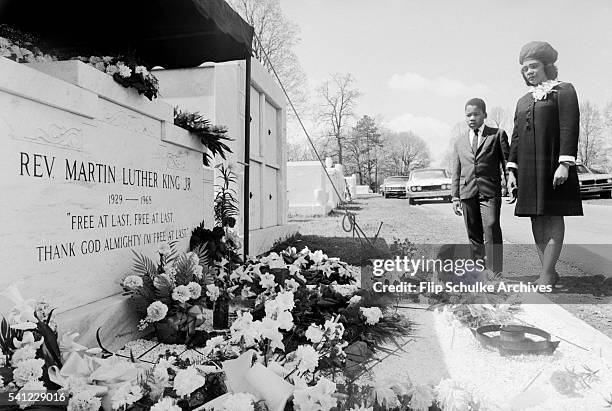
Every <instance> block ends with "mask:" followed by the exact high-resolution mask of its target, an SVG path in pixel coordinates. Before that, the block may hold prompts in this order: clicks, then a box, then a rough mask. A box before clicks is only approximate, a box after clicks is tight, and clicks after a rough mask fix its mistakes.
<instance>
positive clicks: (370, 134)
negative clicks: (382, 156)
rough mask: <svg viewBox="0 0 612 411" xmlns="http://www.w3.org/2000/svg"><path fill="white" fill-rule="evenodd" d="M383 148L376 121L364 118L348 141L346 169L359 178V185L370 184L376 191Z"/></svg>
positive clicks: (366, 116) (367, 117)
mask: <svg viewBox="0 0 612 411" xmlns="http://www.w3.org/2000/svg"><path fill="white" fill-rule="evenodd" d="M380 148H382V140H381V134H380V132H379V130H378V125H377V124H376V121H375V120H374V119H373V118H372V117H370V116H368V115H365V116H363V117H362V118H361V119H360V120H359V121H358V122H357V124H356V125H355V127H353V130H352V132H351V134H350V137H349V138H347V140H346V150H347V155H346V156H345V165H346V169H347V170H348V171H349V172H353V171H354V172H355V173H356V174H357V175H358V176H359V184H368V185H370V186H371V187H372V189H373V190H374V189H375V188H376V187H375V186H376V183H377V179H378V175H377V174H378V160H379V156H378V155H377V154H378V151H379V150H380Z"/></svg>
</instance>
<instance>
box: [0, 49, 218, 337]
mask: <svg viewBox="0 0 612 411" xmlns="http://www.w3.org/2000/svg"><path fill="white" fill-rule="evenodd" d="M0 72H1V73H2V76H0V144H1V148H0V156H1V158H0V169H1V173H0V181H1V183H0V184H1V191H2V197H1V200H0V204H1V210H2V212H1V216H2V217H1V223H0V224H1V227H2V230H1V231H0V237H1V239H2V247H0V259H1V261H2V263H3V266H4V268H3V270H2V271H1V272H0V290H4V289H5V288H6V287H8V286H9V285H12V284H17V285H18V286H19V290H20V291H21V293H22V294H23V295H24V297H25V298H36V297H38V296H45V297H48V298H49V300H50V302H51V303H52V304H53V305H54V306H56V307H57V310H56V313H57V314H58V315H59V317H60V318H59V320H60V321H59V323H60V324H62V325H63V326H64V330H61V331H66V330H72V331H76V332H80V333H81V337H82V339H81V341H82V342H83V343H84V344H85V345H94V344H95V339H94V336H95V328H96V327H102V330H101V334H102V336H103V339H104V340H105V341H106V343H107V344H109V345H110V346H114V347H116V346H119V345H121V343H122V342H124V341H126V340H129V339H131V338H133V337H134V336H135V334H134V331H135V327H134V324H135V318H134V317H133V316H130V315H129V313H130V312H131V309H129V307H127V301H126V300H127V298H126V297H125V296H123V295H121V291H122V290H121V287H120V284H119V283H120V280H121V279H122V278H123V277H125V276H126V275H127V274H128V273H130V271H131V267H132V265H133V257H134V255H133V252H132V251H136V252H139V253H144V254H147V255H148V256H150V257H152V258H154V259H156V258H157V255H156V251H157V249H158V247H159V244H160V242H162V241H176V242H177V244H176V247H177V249H178V250H180V251H186V250H187V248H188V244H189V237H190V233H191V230H192V229H193V228H194V227H195V226H197V225H198V224H199V223H200V221H201V220H202V218H203V215H204V214H206V213H207V212H210V211H207V210H208V209H210V208H211V207H212V198H211V193H212V189H211V183H212V178H211V177H210V175H205V173H204V170H203V166H202V151H203V148H202V146H201V144H200V142H199V140H198V139H197V138H195V137H193V136H191V135H190V134H189V133H188V132H187V131H185V130H183V129H180V128H178V127H176V126H174V125H173V109H172V106H170V105H168V104H167V103H164V102H161V101H153V102H150V101H149V100H147V99H146V98H145V97H142V96H139V95H138V94H137V93H136V92H135V91H134V90H132V89H126V88H123V87H122V86H120V85H118V84H117V83H115V82H114V80H113V79H112V78H111V77H110V76H108V75H106V74H104V73H102V72H100V71H98V70H96V69H95V68H93V67H90V66H88V65H86V64H84V63H82V62H78V61H63V62H53V63H35V64H28V65H23V64H18V63H15V62H13V61H10V60H7V59H5V58H1V57H0ZM209 174H210V173H209ZM205 191H206V192H207V196H206V197H205V196H204V192H205ZM205 203H206V204H208V206H207V210H205V207H204V204H205ZM10 306H11V304H10V302H9V301H8V300H6V299H4V298H0V312H6V311H7V309H8V308H10ZM118 318H121V323H119V322H118V321H117V319H118ZM115 336H116V338H114V337H115Z"/></svg>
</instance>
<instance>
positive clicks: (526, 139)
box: [508, 41, 582, 286]
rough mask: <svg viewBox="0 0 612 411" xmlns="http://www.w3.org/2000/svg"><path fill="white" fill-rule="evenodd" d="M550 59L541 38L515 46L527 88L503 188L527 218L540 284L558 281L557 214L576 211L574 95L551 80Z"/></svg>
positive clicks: (561, 227)
mask: <svg viewBox="0 0 612 411" xmlns="http://www.w3.org/2000/svg"><path fill="white" fill-rule="evenodd" d="M556 60H557V51H556V50H555V49H554V48H552V46H551V45H550V44H548V43H546V42H541V41H533V42H530V43H527V44H526V45H525V46H523V48H522V49H521V52H520V56H519V63H520V64H521V65H522V69H521V73H522V74H523V78H524V79H525V82H526V83H527V85H529V86H530V87H531V88H530V91H529V92H528V93H527V94H525V95H524V96H523V97H521V98H520V99H519V101H518V103H517V105H516V113H515V117H514V130H513V133H512V143H511V146H510V158H509V161H508V168H509V169H510V170H512V172H511V173H509V176H508V189H509V190H511V191H512V190H513V189H515V188H518V190H517V204H516V209H515V215H517V216H520V217H531V228H532V231H533V237H534V239H535V243H536V245H537V247H538V254H539V256H540V261H541V263H542V274H541V276H540V283H541V284H546V285H553V286H554V285H555V284H556V283H557V281H558V280H559V274H557V271H556V270H555V265H556V263H557V260H558V259H559V255H560V254H561V248H562V247H563V237H564V235H565V222H564V219H563V217H564V216H576V215H582V202H581V199H580V186H579V183H578V174H577V172H576V167H575V165H576V153H577V151H578V135H579V127H580V111H579V109H578V99H577V97H576V91H575V90H574V86H572V85H571V84H570V83H564V82H560V81H557V67H556V66H555V65H554V63H555V61H556ZM517 180H518V181H517ZM517 182H518V184H517ZM517 185H518V187H517Z"/></svg>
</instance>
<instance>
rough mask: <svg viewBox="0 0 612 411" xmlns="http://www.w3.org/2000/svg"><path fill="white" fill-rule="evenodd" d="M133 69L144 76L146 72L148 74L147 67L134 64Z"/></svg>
mask: <svg viewBox="0 0 612 411" xmlns="http://www.w3.org/2000/svg"><path fill="white" fill-rule="evenodd" d="M134 71H135V72H136V73H138V74H142V75H143V76H145V77H146V75H147V74H149V71H148V70H147V68H146V67H145V66H136V68H135V69H134Z"/></svg>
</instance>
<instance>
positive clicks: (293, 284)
mask: <svg viewBox="0 0 612 411" xmlns="http://www.w3.org/2000/svg"><path fill="white" fill-rule="evenodd" d="M292 267H293V266H292ZM299 287H300V283H298V282H297V281H295V280H294V279H293V278H289V279H287V280H285V289H286V290H287V291H291V292H295V291H297V289H298V288H299Z"/></svg>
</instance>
